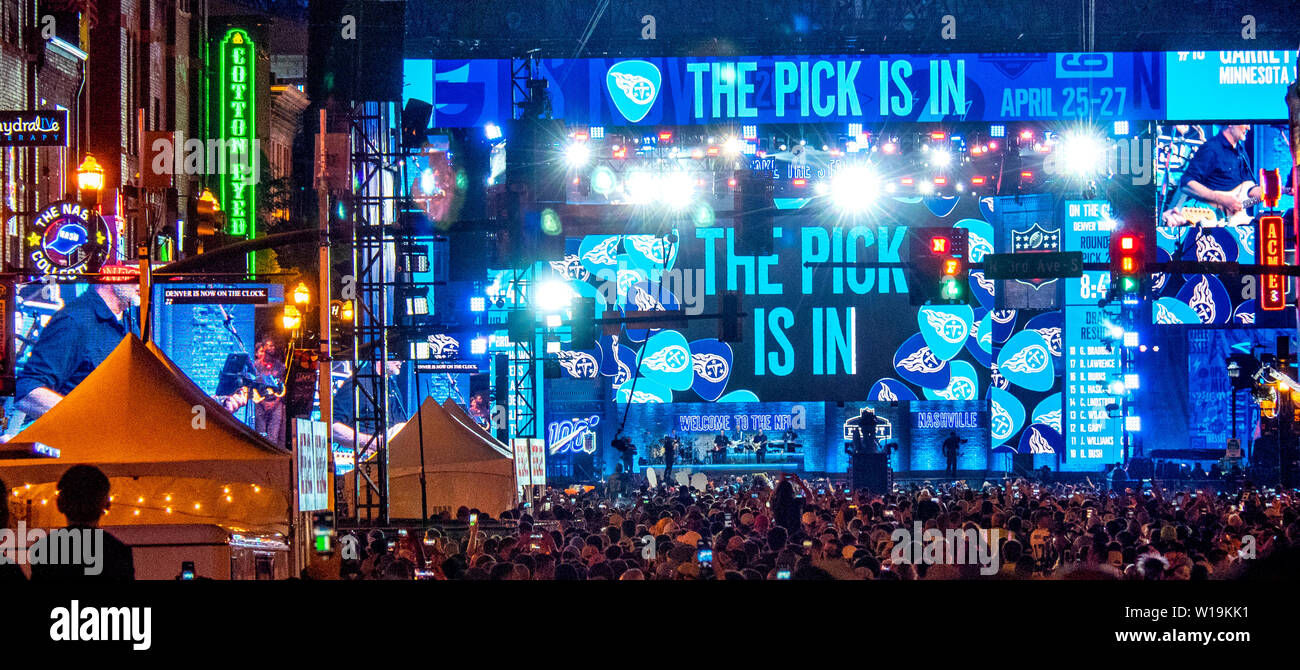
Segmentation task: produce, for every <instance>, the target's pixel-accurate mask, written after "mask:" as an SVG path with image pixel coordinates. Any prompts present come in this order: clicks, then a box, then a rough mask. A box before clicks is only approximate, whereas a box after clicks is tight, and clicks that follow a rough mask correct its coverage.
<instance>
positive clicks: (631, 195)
mask: <svg viewBox="0 0 1300 670" xmlns="http://www.w3.org/2000/svg"><path fill="white" fill-rule="evenodd" d="M655 181H656V180H655V178H654V177H653V176H651V175H650V174H649V173H646V172H633V173H632V174H631V175H628V178H627V179H626V180H625V181H624V184H623V187H624V189H626V191H627V199H628V202H630V203H633V204H638V205H639V204H644V203H648V202H651V201H652V200H653V199H654V198H655V196H656V195H657V194H656V193H655V191H656V190H657V189H656V186H657V184H656V183H655Z"/></svg>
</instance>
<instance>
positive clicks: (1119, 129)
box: [1115, 121, 1128, 135]
mask: <svg viewBox="0 0 1300 670" xmlns="http://www.w3.org/2000/svg"><path fill="white" fill-rule="evenodd" d="M1115 134H1116V135H1127V134H1128V121H1116V122H1115Z"/></svg>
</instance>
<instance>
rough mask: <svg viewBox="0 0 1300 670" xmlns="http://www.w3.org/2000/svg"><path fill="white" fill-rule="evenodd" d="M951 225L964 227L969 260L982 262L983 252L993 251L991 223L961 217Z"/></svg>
mask: <svg viewBox="0 0 1300 670" xmlns="http://www.w3.org/2000/svg"><path fill="white" fill-rule="evenodd" d="M952 227H953V228H965V229H966V253H967V254H968V255H969V256H970V262H972V263H983V262H984V254H991V253H993V224H991V223H989V222H987V221H980V220H979V219H962V220H961V221H958V222H957V223H954V224H952Z"/></svg>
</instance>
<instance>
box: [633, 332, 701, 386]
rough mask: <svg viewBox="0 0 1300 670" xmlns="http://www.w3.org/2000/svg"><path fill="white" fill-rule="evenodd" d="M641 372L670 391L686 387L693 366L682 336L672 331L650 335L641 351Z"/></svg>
mask: <svg viewBox="0 0 1300 670" xmlns="http://www.w3.org/2000/svg"><path fill="white" fill-rule="evenodd" d="M641 374H642V375H644V376H645V377H646V378H647V379H650V380H653V381H655V382H658V383H660V384H663V385H664V386H666V387H668V388H670V389H672V390H674V391H685V390H687V389H689V388H690V387H691V380H693V379H694V378H695V367H694V364H693V362H692V360H691V347H690V345H689V344H687V342H686V338H685V337H683V336H682V334H681V333H679V332H677V331H675V330H663V331H660V332H659V333H658V334H656V335H652V336H651V337H650V339H648V340H646V343H645V348H644V349H643V350H642V352H641Z"/></svg>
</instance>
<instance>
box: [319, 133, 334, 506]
mask: <svg viewBox="0 0 1300 670" xmlns="http://www.w3.org/2000/svg"><path fill="white" fill-rule="evenodd" d="M326 130H327V129H326V123H325V108H324V107H322V108H321V110H320V130H319V132H317V134H316V175H317V183H316V216H317V224H318V225H319V226H320V238H319V241H318V248H319V251H320V253H319V257H320V258H319V266H318V271H317V278H316V279H317V287H316V295H317V296H318V300H317V302H318V303H319V311H320V334H319V336H318V337H317V340H318V341H319V342H320V361H319V367H318V370H317V393H318V394H319V395H320V418H321V421H323V422H325V429H326V431H327V432H328V434H330V435H333V425H334V396H333V395H332V394H331V393H330V370H331V364H330V360H331V358H330V310H329V304H330V216H329V214H330V213H329V207H330V206H329V184H330V181H329V177H330V174H329V159H328V156H327V155H326V152H325V133H326ZM332 441H333V439H332V438H331V442H332ZM330 471H331V473H333V467H331V468H330ZM330 476H331V477H333V474H331V475H330ZM329 490H330V492H331V496H332V495H333V493H334V486H333V482H332V481H331V486H330V487H329ZM333 502H334V501H331V503H333ZM333 508H334V505H333V504H331V505H330V509H333Z"/></svg>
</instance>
